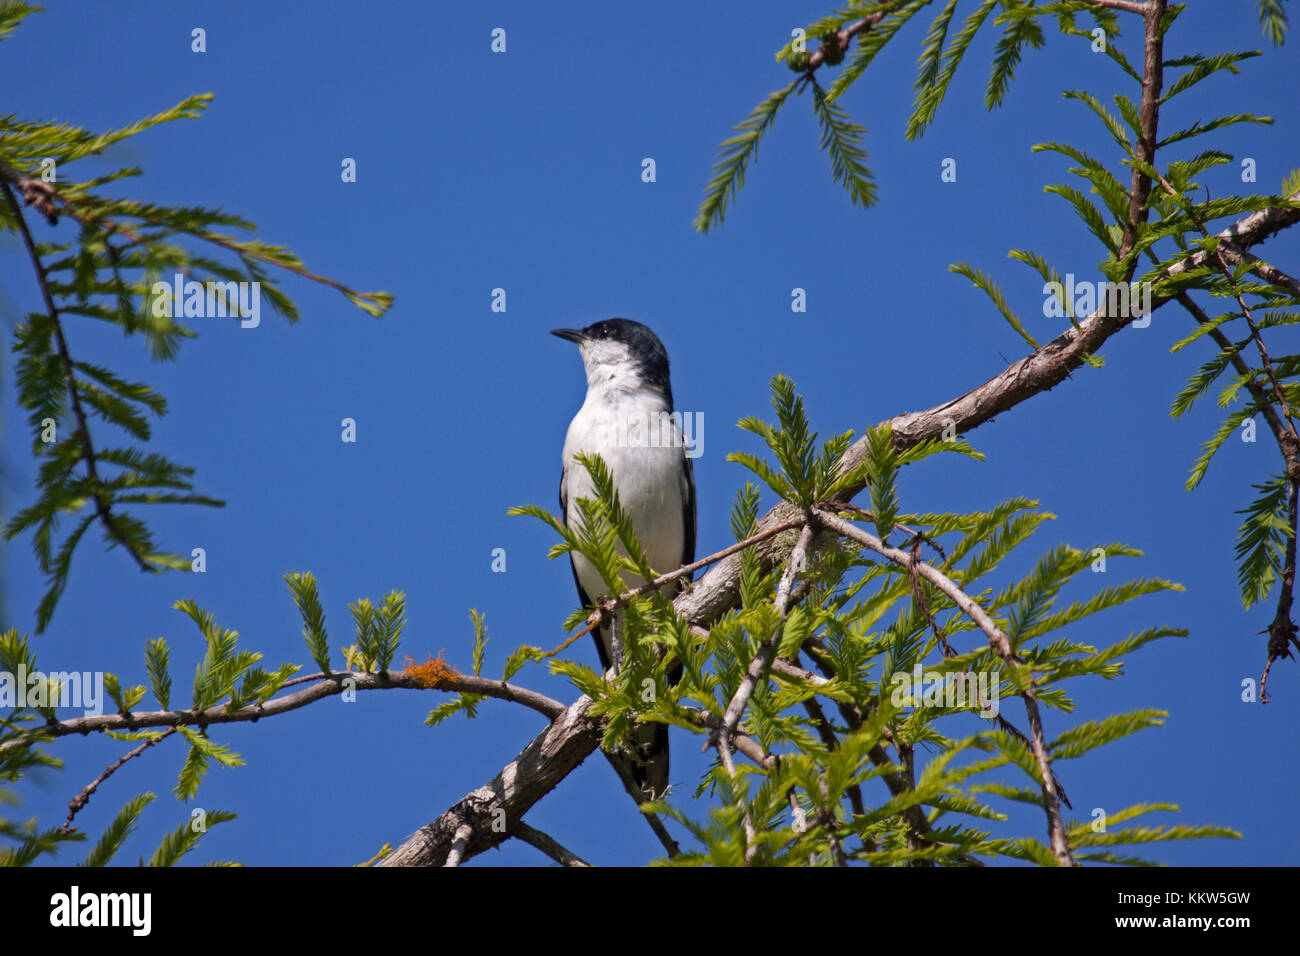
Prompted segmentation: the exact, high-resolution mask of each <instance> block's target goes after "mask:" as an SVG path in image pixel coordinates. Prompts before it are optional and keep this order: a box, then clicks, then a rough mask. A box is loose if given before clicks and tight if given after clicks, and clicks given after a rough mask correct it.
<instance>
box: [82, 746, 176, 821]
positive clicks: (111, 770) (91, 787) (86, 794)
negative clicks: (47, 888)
mask: <svg viewBox="0 0 1300 956" xmlns="http://www.w3.org/2000/svg"><path fill="white" fill-rule="evenodd" d="M174 733H176V728H175V727H171V728H168V729H167V730H164V731H163V732H162V733H160V734H159V735H158V736H156V737H150V738H149V739H148V740H146V741H145V742H144V743H142V744H141V745H140V746H138V747H136V748H135V749H134V750H131V751H128V752H127V753H125V754H123V755H122V756H121V757H119V758H118V759H117V760H116V761H114V762H113V763H112V764H110V765H109V766H108V768H107V769H106V770H105V771H104V772H103V773H101V774H100V775H99V776H98V777H96V778H95V779H94V780H92V781H90V783H88V784H86V785H85V786H84V787H82V788H81V792H80V793H79V794H77V795H76V796H75V797H73V798H72V799H71V800H69V801H68V819H67V820H66V821H65V822H64V824H63V826H62V827H61V828H60V830H61V832H63V833H67V832H68V831H70V830H71V829H72V818H73V817H75V816H76V815H77V814H78V813H79V812H80V811H81V809H82V808H83V807H84V806H85V805H86V804H88V803H89V802H90V795H91V794H93V793H94V792H95V791H96V790H98V789H99V785H100V784H101V783H103V782H104V781H105V780H107V779H108V778H109V777H111V776H113V774H115V773H117V771H118V769H119V768H120V767H121V766H122V765H123V764H124V763H126V762H127V761H128V760H130V759H131V758H133V757H138V756H140V755H141V754H142V753H144V752H145V751H146V750H148V749H149V748H150V747H152V746H153V745H154V744H156V743H159V742H160V741H163V740H166V739H167V738H168V737H170V736H171V735H172V734H174Z"/></svg>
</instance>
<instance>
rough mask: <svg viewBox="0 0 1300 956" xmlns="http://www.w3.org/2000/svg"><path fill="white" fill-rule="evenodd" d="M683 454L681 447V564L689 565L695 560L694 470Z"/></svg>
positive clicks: (686, 456) (690, 577)
mask: <svg viewBox="0 0 1300 956" xmlns="http://www.w3.org/2000/svg"><path fill="white" fill-rule="evenodd" d="M683 444H684V443H683ZM685 452H686V449H685V447H683V449H682V459H683V461H684V462H685V464H684V466H683V468H682V504H683V508H682V531H683V532H684V534H683V535H682V538H683V541H682V564H690V563H691V562H692V561H694V560H695V468H694V466H693V465H692V464H691V459H690V457H689V456H688V455H686V454H685ZM694 577H695V575H694V574H689V575H687V576H686V578H685V580H686V581H690V580H692V579H693V578H694Z"/></svg>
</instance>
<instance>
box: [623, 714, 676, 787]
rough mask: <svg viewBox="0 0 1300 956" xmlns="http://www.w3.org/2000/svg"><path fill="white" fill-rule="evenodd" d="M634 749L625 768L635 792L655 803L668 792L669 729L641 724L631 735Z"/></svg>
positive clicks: (656, 725) (658, 725)
mask: <svg viewBox="0 0 1300 956" xmlns="http://www.w3.org/2000/svg"><path fill="white" fill-rule="evenodd" d="M632 740H633V743H634V745H635V749H634V750H633V751H632V752H631V753H629V754H628V755H627V759H626V764H627V768H628V770H630V771H631V773H632V780H633V782H635V783H636V786H637V789H638V790H640V791H641V792H642V793H643V794H645V795H646V797H647V798H648V799H651V800H657V799H659V798H661V797H662V796H663V795H664V794H665V793H666V792H667V791H668V726H667V725H666V724H640V725H638V726H637V727H635V728H634V729H633V731H632Z"/></svg>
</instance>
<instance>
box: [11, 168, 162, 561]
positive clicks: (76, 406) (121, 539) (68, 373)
mask: <svg viewBox="0 0 1300 956" xmlns="http://www.w3.org/2000/svg"><path fill="white" fill-rule="evenodd" d="M0 189H2V190H3V191H4V195H5V200H6V201H7V202H8V203H9V208H10V210H11V211H12V212H13V216H14V219H15V220H17V222H18V228H19V231H20V232H22V234H23V244H24V245H25V246H26V247H27V255H28V258H30V259H31V262H32V269H33V270H34V271H35V272H36V282H37V284H38V285H39V286H40V288H41V297H42V298H43V299H44V300H45V312H46V315H47V316H48V318H49V320H50V327H51V328H52V329H53V331H54V342H55V346H56V347H57V349H58V353H59V362H60V364H61V365H62V366H63V377H64V379H65V380H66V381H67V384H68V397H69V399H70V400H71V403H72V413H73V415H74V416H75V417H76V420H77V434H78V435H79V436H80V439H81V442H80V444H81V457H82V460H83V461H84V462H85V464H86V477H87V478H88V479H89V481H90V485H91V489H92V491H91V494H90V496H89V497H91V498H93V499H94V502H95V515H96V516H97V517H98V518H99V520H100V523H101V524H103V525H104V528H105V530H107V531H108V533H109V535H110V536H111V537H112V538H113V540H114V541H116V542H117V543H118V544H120V545H121V546H122V547H123V548H125V549H126V552H127V553H128V554H130V555H131V557H132V558H134V559H135V563H136V564H138V565H139V566H140V570H142V571H149V572H155V571H157V570H158V569H157V568H156V567H154V566H153V565H151V564H150V563H149V562H148V560H147V559H146V558H145V556H144V555H142V554H141V553H140V552H139V551H138V550H136V547H135V545H134V544H133V543H132V542H131V540H130V539H129V538H128V537H127V536H126V534H125V533H123V531H122V529H121V528H120V527H118V524H117V520H116V519H115V518H114V517H113V515H112V513H111V511H110V509H109V506H108V504H107V503H106V502H105V501H104V498H103V494H102V485H101V482H100V480H99V473H98V470H97V469H96V467H95V447H94V445H92V444H91V441H90V426H89V425H88V424H87V422H86V413H85V410H84V409H82V407H81V392H80V391H79V390H78V388H77V379H76V374H75V371H74V369H73V366H72V356H71V355H70V354H69V353H68V343H67V340H66V339H65V338H64V337H63V323H62V322H60V321H59V310H58V308H57V307H56V306H55V304H54V295H53V294H52V293H51V292H50V286H49V281H48V278H47V276H46V274H45V265H44V263H42V262H41V257H40V254H39V253H38V252H37V251H36V242H35V240H33V239H32V233H31V230H30V229H28V228H27V217H26V216H24V215H23V210H22V207H21V206H19V205H18V200H17V199H15V198H14V194H13V190H12V189H10V188H9V183H8V182H0Z"/></svg>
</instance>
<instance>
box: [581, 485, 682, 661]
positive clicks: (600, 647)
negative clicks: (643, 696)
mask: <svg viewBox="0 0 1300 956" xmlns="http://www.w3.org/2000/svg"><path fill="white" fill-rule="evenodd" d="M694 505H695V498H694V483H692V496H691V506H692V509H693V508H694ZM560 516H561V517H562V518H563V519H564V526H565V527H566V528H567V527H568V526H569V469H568V467H567V466H566V467H565V468H564V469H563V470H562V471H561V472H560ZM694 538H695V515H694V511H693V510H692V513H691V539H692V547H694ZM569 570H570V571H572V572H573V586H574V587H576V588H577V589H578V603H580V604H581V605H582V606H583V607H587V608H589V607H593V606H594V605H593V604H592V600H591V598H589V597H588V596H587V592H586V591H584V590H583V589H582V582H581V581H579V580H578V567H577V565H575V564H574V563H573V553H572V552H570V553H569ZM591 636H592V637H593V638H595V639H596V652H597V653H598V654H599V655H600V672H601V673H602V674H603V673H605V671H607V670H609V652H608V651H606V650H605V642H604V641H603V640H601V635H600V634H599V633H597V632H595V631H593V632H592V635H591Z"/></svg>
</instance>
